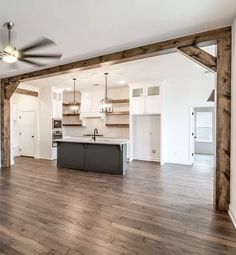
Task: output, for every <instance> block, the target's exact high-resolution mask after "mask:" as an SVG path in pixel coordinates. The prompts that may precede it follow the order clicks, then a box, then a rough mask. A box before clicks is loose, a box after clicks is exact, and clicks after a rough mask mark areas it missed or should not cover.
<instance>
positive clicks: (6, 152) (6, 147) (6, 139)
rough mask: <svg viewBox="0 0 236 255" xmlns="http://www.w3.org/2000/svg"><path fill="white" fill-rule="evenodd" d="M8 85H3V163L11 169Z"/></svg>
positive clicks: (3, 165)
mask: <svg viewBox="0 0 236 255" xmlns="http://www.w3.org/2000/svg"><path fill="white" fill-rule="evenodd" d="M5 86H6V84H5V83H3V82H2V83H1V162H2V167H4V168H6V167H10V165H11V159H10V157H11V156H10V155H11V153H10V148H11V142H10V135H11V133H10V99H6V89H5Z"/></svg>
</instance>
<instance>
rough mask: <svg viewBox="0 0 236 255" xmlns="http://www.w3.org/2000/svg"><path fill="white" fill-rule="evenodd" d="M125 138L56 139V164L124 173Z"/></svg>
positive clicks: (125, 165) (88, 169)
mask: <svg viewBox="0 0 236 255" xmlns="http://www.w3.org/2000/svg"><path fill="white" fill-rule="evenodd" d="M127 143H128V141H127V140H121V139H110V140H98V141H95V142H94V141H91V140H89V141H88V140H87V141H86V139H62V140H57V165H58V166H59V167H64V168H72V169H80V170H87V171H92V172H99V173H106V174H117V175H125V173H126V171H127Z"/></svg>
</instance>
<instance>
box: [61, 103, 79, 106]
mask: <svg viewBox="0 0 236 255" xmlns="http://www.w3.org/2000/svg"><path fill="white" fill-rule="evenodd" d="M62 105H63V106H71V104H70V103H63V104H62ZM76 105H80V103H78V104H76Z"/></svg>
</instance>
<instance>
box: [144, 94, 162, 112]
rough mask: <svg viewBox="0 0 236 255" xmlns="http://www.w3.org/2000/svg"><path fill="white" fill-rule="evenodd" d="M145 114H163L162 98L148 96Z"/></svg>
mask: <svg viewBox="0 0 236 255" xmlns="http://www.w3.org/2000/svg"><path fill="white" fill-rule="evenodd" d="M145 112H146V113H147V114H160V113H161V98H160V96H147V97H146V98H145Z"/></svg>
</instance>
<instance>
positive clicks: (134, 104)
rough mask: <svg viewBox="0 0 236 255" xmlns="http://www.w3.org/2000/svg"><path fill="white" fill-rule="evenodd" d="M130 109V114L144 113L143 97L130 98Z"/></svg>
mask: <svg viewBox="0 0 236 255" xmlns="http://www.w3.org/2000/svg"><path fill="white" fill-rule="evenodd" d="M130 111H131V113H132V114H144V113H145V98H144V97H135V98H133V99H132V100H131V103H130Z"/></svg>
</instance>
